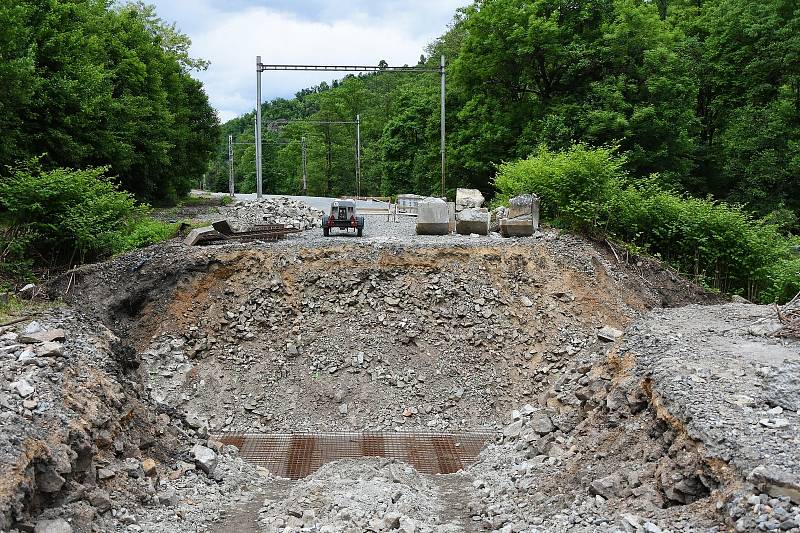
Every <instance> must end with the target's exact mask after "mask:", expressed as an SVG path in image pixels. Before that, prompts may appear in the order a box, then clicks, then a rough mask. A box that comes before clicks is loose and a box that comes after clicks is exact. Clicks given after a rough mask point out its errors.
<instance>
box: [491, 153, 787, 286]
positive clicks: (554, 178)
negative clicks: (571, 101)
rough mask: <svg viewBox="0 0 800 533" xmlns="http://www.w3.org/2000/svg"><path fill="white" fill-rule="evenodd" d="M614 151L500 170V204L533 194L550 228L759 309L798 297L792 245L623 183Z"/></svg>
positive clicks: (539, 159)
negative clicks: (631, 253)
mask: <svg viewBox="0 0 800 533" xmlns="http://www.w3.org/2000/svg"><path fill="white" fill-rule="evenodd" d="M624 161H625V160H624V157H623V156H620V155H617V154H616V153H615V150H614V149H609V148H596V149H590V148H588V147H586V146H584V145H575V146H573V147H572V148H570V149H569V150H567V151H565V152H560V153H552V152H550V151H548V150H547V149H546V148H540V149H539V151H538V153H537V154H536V155H534V156H532V157H531V158H529V159H526V160H523V161H518V162H515V163H506V164H503V165H501V166H500V168H499V171H498V174H497V177H496V179H495V185H496V186H497V188H498V191H499V194H498V197H499V198H500V199H502V200H507V199H508V198H510V197H512V196H516V195H518V194H528V193H535V194H537V195H539V197H540V198H541V208H542V215H543V216H544V217H545V218H547V219H549V220H551V221H553V223H554V224H556V225H558V226H561V227H566V228H570V229H577V230H581V231H584V232H588V233H591V234H593V235H606V236H610V237H612V238H616V239H619V240H622V241H625V242H628V243H630V244H632V245H633V246H635V247H636V248H637V249H641V250H645V251H647V252H649V253H652V254H654V255H656V256H658V257H661V258H662V259H664V260H665V261H667V262H668V263H670V264H672V265H673V266H675V267H676V268H678V269H679V270H680V271H681V272H683V273H684V274H688V275H691V276H693V277H694V279H695V280H696V281H698V282H699V283H703V284H705V285H706V286H709V287H713V288H716V289H719V290H722V291H726V292H730V293H735V294H740V295H743V296H745V297H747V298H749V299H753V300H759V301H762V302H771V301H775V300H786V299H788V298H791V297H792V296H794V295H795V294H796V293H797V292H798V291H800V258H798V257H797V256H796V255H795V254H794V253H793V246H796V245H797V242H796V239H795V240H794V241H793V240H792V239H789V238H786V237H785V236H784V235H783V234H782V233H781V228H780V227H779V226H778V225H776V224H772V223H769V222H767V221H765V220H758V219H754V218H752V216H751V215H749V214H748V213H747V212H746V211H744V209H743V208H742V207H741V206H736V205H728V204H724V203H720V202H715V201H713V200H712V199H710V198H709V199H699V198H689V197H687V196H685V195H681V194H678V193H675V192H673V191H669V190H665V189H663V188H662V187H661V186H659V185H658V184H657V181H658V180H657V177H653V178H652V179H650V180H645V181H642V182H637V183H629V182H628V180H627V177H626V176H625V174H624V172H623V170H622V166H623V164H624Z"/></svg>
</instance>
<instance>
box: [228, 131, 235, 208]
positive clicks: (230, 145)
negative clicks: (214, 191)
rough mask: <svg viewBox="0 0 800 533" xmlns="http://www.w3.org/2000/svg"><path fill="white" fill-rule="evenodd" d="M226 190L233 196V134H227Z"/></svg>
mask: <svg viewBox="0 0 800 533" xmlns="http://www.w3.org/2000/svg"><path fill="white" fill-rule="evenodd" d="M228 192H229V193H230V195H231V198H233V196H234V195H235V188H234V185H233V135H228Z"/></svg>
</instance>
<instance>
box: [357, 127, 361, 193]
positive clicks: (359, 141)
mask: <svg viewBox="0 0 800 533" xmlns="http://www.w3.org/2000/svg"><path fill="white" fill-rule="evenodd" d="M356 196H357V197H359V198H360V197H361V115H356Z"/></svg>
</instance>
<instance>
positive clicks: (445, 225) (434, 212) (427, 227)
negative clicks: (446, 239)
mask: <svg viewBox="0 0 800 533" xmlns="http://www.w3.org/2000/svg"><path fill="white" fill-rule="evenodd" d="M449 233H450V212H449V210H448V208H447V202H445V201H444V200H442V199H440V198H424V199H423V200H420V202H419V204H417V235H447V234H449Z"/></svg>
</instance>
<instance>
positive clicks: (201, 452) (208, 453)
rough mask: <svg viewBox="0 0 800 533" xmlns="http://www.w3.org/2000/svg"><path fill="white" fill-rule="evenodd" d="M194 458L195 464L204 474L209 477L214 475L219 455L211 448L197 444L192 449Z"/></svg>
mask: <svg viewBox="0 0 800 533" xmlns="http://www.w3.org/2000/svg"><path fill="white" fill-rule="evenodd" d="M192 456H194V463H195V465H196V466H197V468H199V469H200V470H202V471H203V472H205V473H206V474H208V475H211V474H213V473H214V470H215V469H216V468H217V460H218V459H217V454H216V452H214V450H212V449H211V448H206V447H205V446H203V445H202V444H196V445H195V447H194V448H192Z"/></svg>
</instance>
